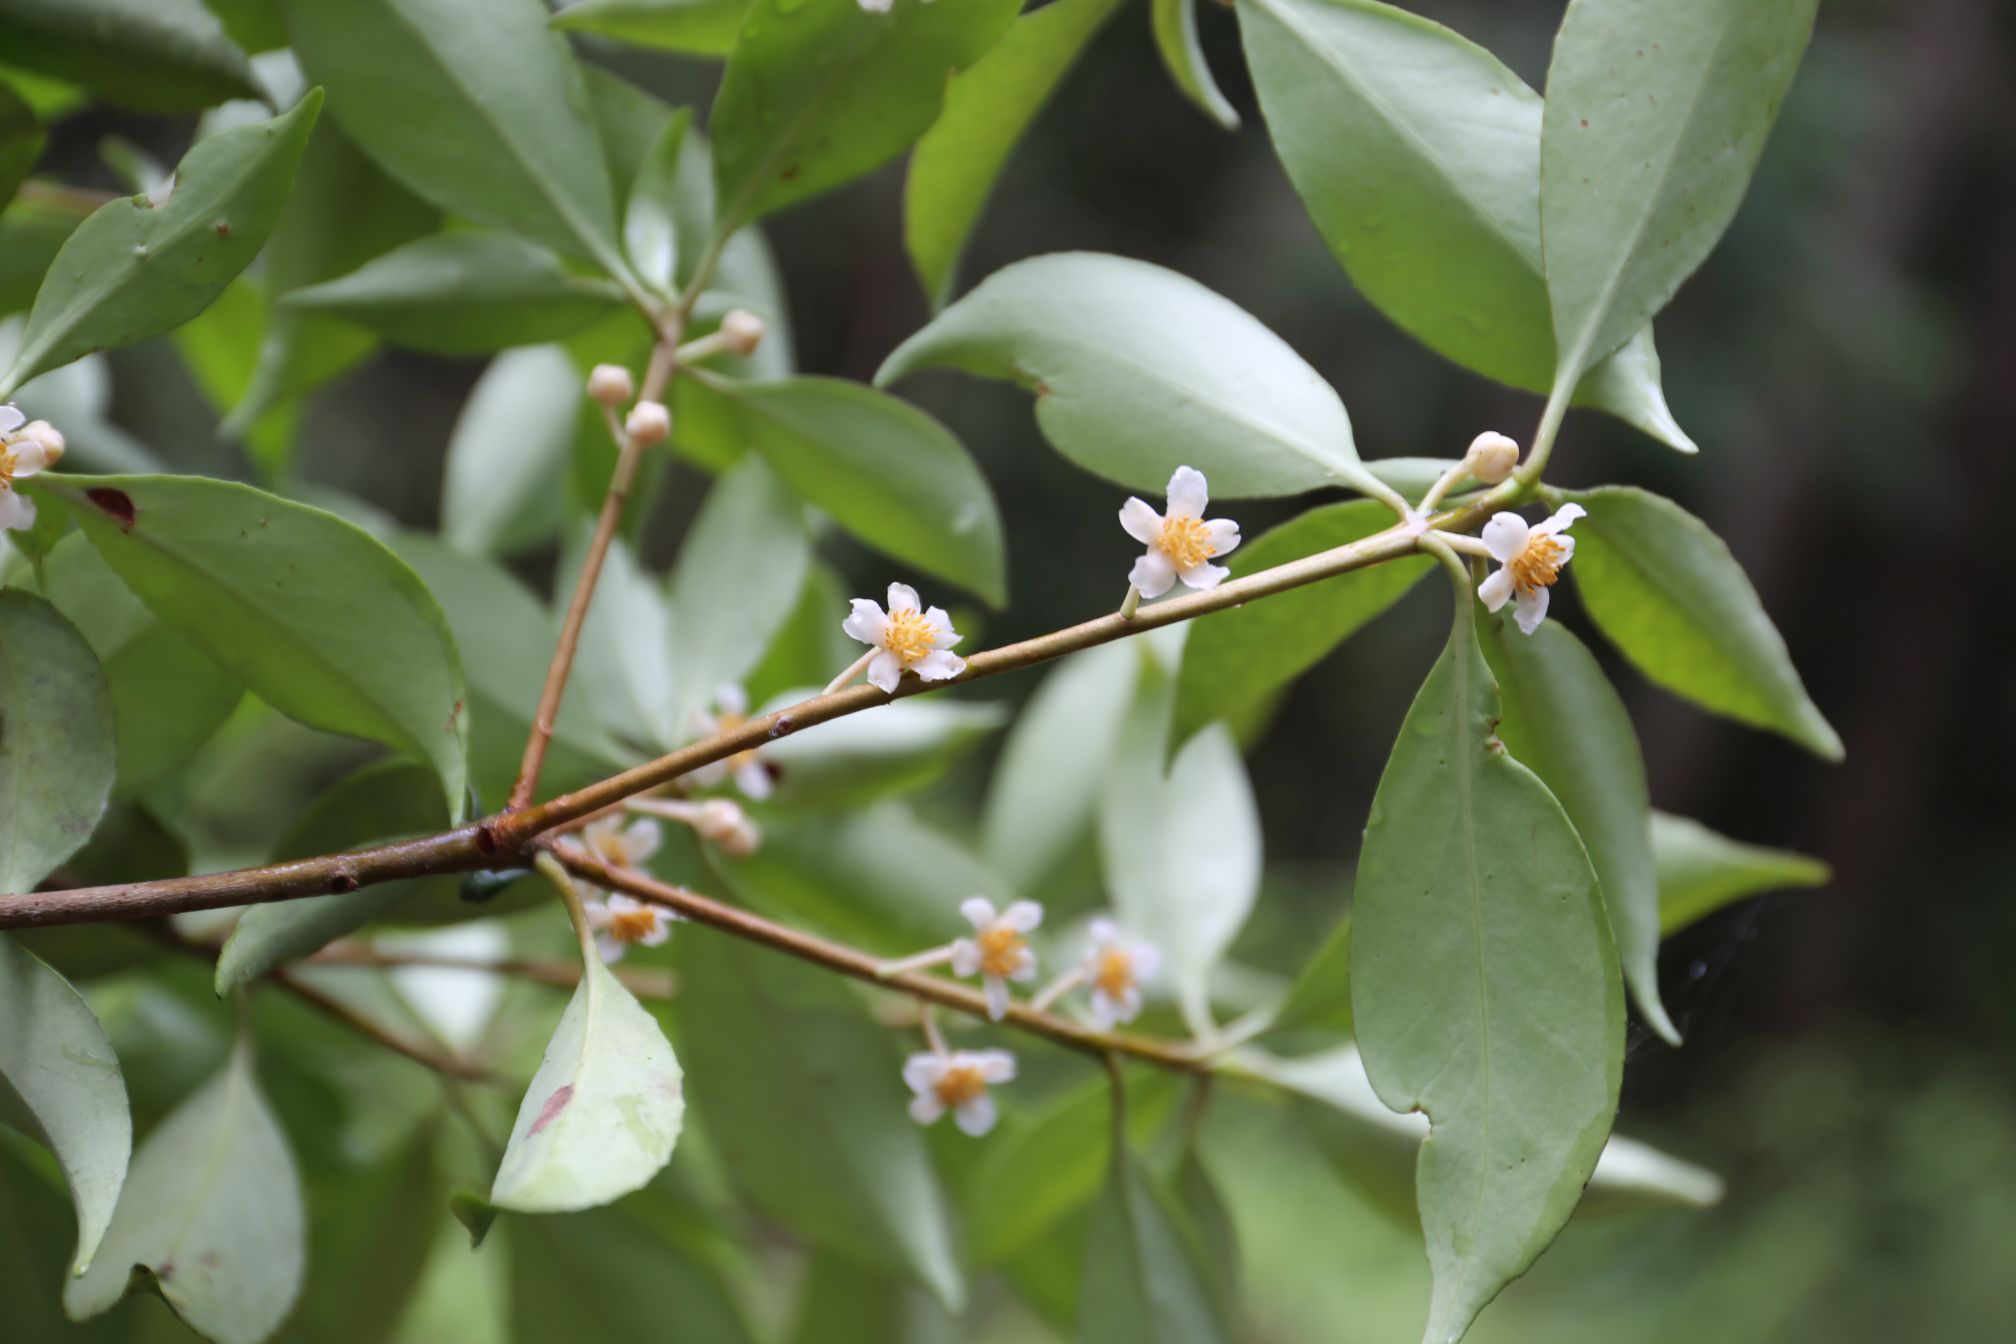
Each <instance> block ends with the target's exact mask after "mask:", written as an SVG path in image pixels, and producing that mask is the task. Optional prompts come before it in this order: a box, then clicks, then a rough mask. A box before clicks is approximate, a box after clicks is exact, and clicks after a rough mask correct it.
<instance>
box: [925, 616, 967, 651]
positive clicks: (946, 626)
mask: <svg viewBox="0 0 2016 1344" xmlns="http://www.w3.org/2000/svg"><path fill="white" fill-rule="evenodd" d="M924 620H925V621H926V623H928V624H929V625H930V627H931V629H932V630H933V631H935V632H936V633H934V634H933V635H932V637H931V647H932V648H934V649H949V648H951V647H952V646H953V645H954V644H957V643H958V642H959V640H960V635H959V632H958V631H957V630H954V629H953V628H952V617H951V616H950V615H949V614H947V612H946V610H945V608H943V607H933V608H931V610H929V611H927V612H925V613H924Z"/></svg>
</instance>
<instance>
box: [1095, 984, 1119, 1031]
mask: <svg viewBox="0 0 2016 1344" xmlns="http://www.w3.org/2000/svg"><path fill="white" fill-rule="evenodd" d="M1119 1006H1120V1005H1118V1004H1116V1003H1114V1002H1113V999H1112V997H1111V996H1110V995H1108V994H1107V993H1106V991H1105V990H1103V989H1095V990H1093V991H1092V1003H1091V1008H1092V1025H1093V1026H1095V1027H1097V1028H1099V1030H1101V1031H1111V1030H1113V1023H1114V1022H1115V1021H1116V1020H1118V1018H1119V1015H1120V1014H1119V1011H1118V1009H1119Z"/></svg>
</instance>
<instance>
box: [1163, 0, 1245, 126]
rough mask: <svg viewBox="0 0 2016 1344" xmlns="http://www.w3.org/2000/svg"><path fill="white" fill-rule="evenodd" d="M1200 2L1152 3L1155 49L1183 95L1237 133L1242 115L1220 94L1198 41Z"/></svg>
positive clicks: (1209, 115)
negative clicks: (1198, 9) (1198, 6)
mask: <svg viewBox="0 0 2016 1344" xmlns="http://www.w3.org/2000/svg"><path fill="white" fill-rule="evenodd" d="M1199 3H1201V0H1152V2H1151V4H1150V5H1149V17H1150V19H1151V21H1152V22H1153V25H1154V31H1155V50H1156V51H1157V52H1158V53H1160V55H1161V57H1162V66H1163V68H1164V69H1166V70H1167V71H1168V72H1169V78H1171V79H1173V80H1174V81H1176V87H1177V88H1178V89H1181V90H1182V91H1183V96H1184V97H1185V98H1188V99H1189V100H1190V101H1191V102H1192V103H1195V104H1196V105H1197V107H1198V108H1199V109H1200V110H1201V111H1202V112H1203V113H1204V115H1205V116H1207V117H1209V118H1211V120H1213V121H1215V122H1217V123H1218V124H1219V125H1220V126H1223V127H1224V128H1225V129H1226V130H1228V131H1236V130H1238V129H1239V114H1238V113H1237V112H1235V111H1234V110H1233V109H1232V104H1231V103H1229V102H1227V101H1226V99H1225V95H1224V94H1222V93H1220V92H1219V91H1218V81H1217V80H1215V79H1213V78H1212V77H1211V66H1210V64H1209V63H1208V62H1206V61H1205V59H1204V48H1203V46H1202V44H1201V43H1199V42H1198V40H1197V5H1198V4H1199Z"/></svg>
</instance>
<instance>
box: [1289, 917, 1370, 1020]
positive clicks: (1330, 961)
mask: <svg viewBox="0 0 2016 1344" xmlns="http://www.w3.org/2000/svg"><path fill="white" fill-rule="evenodd" d="M1301 1028H1308V1029H1311V1030H1315V1031H1324V1032H1329V1033H1332V1034H1334V1035H1338V1036H1349V1035H1350V1034H1351V917H1350V916H1349V915H1346V916H1345V917H1344V918H1342V919H1340V920H1338V921H1337V923H1336V924H1335V925H1334V926H1333V927H1332V928H1331V930H1330V932H1329V934H1328V935H1327V936H1325V938H1324V939H1323V941H1322V943H1321V944H1319V945H1318V946H1317V948H1316V954H1315V955H1314V956H1312V957H1310V958H1309V960H1308V961H1307V962H1306V963H1305V964H1304V965H1303V967H1302V969H1301V971H1300V972H1298V973H1297V974H1296V976H1295V980H1294V982H1293V983H1292V984H1290V985H1289V986H1288V993H1287V996H1286V997H1285V998H1283V999H1282V1000H1281V1007H1280V1008H1279V1010H1277V1011H1276V1012H1275V1014H1274V1020H1273V1022H1272V1023H1270V1024H1269V1027H1268V1029H1269V1030H1270V1031H1293V1030H1297V1029H1301Z"/></svg>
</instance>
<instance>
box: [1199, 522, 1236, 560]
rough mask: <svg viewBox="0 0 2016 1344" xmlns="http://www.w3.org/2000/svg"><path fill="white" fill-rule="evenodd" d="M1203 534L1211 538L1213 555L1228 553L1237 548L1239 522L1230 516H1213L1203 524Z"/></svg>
mask: <svg viewBox="0 0 2016 1344" xmlns="http://www.w3.org/2000/svg"><path fill="white" fill-rule="evenodd" d="M1204 535H1205V536H1207V537H1209V538H1210V539H1211V554H1212V556H1213V557H1216V556H1220V555H1230V554H1232V552H1234V551H1236V550H1238V549H1239V524H1237V523H1235V522H1233V521H1232V520H1231V519H1230V518H1213V519H1212V520H1211V521H1210V522H1208V523H1206V524H1204Z"/></svg>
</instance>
